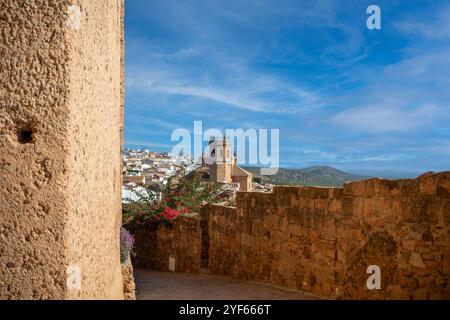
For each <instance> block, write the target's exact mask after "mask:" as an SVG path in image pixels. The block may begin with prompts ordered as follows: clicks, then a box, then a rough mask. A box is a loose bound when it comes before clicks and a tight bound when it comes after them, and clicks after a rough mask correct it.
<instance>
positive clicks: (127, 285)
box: [122, 263, 136, 300]
mask: <svg viewBox="0 0 450 320" xmlns="http://www.w3.org/2000/svg"><path fill="white" fill-rule="evenodd" d="M122 278H123V295H124V298H125V300H136V283H135V282H134V275H133V265H132V264H131V263H125V264H122Z"/></svg>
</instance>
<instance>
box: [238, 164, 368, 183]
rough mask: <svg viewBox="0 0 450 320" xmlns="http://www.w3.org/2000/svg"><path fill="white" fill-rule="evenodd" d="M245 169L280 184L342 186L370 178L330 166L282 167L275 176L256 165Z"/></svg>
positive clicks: (254, 175)
mask: <svg viewBox="0 0 450 320" xmlns="http://www.w3.org/2000/svg"><path fill="white" fill-rule="evenodd" d="M245 170H247V171H249V172H251V173H252V174H253V177H254V179H256V180H257V181H262V182H264V183H271V184H278V185H304V186H323V187H341V186H342V185H343V184H344V182H348V181H356V180H364V179H368V178H370V177H369V176H361V175H357V174H353V173H348V172H344V171H341V170H338V169H335V168H333V167H328V166H316V167H308V168H304V169H284V168H280V169H279V170H278V173H277V174H276V175H273V176H261V175H260V168H256V167H245Z"/></svg>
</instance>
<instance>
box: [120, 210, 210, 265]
mask: <svg viewBox="0 0 450 320" xmlns="http://www.w3.org/2000/svg"><path fill="white" fill-rule="evenodd" d="M126 228H127V229H128V230H130V231H131V232H132V233H133V235H134V238H135V245H134V255H133V257H132V261H133V266H134V267H138V268H139V267H140V268H145V269H149V270H158V271H169V257H172V258H174V259H175V272H187V273H199V272H200V265H201V247H202V242H201V237H202V235H201V233H202V231H201V227H200V217H198V216H193V217H184V218H182V219H179V220H177V221H175V222H174V223H173V224H172V225H170V226H167V225H165V224H153V225H150V226H146V227H139V228H135V227H134V228H133V227H130V226H126Z"/></svg>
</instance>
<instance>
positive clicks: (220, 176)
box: [209, 139, 234, 183]
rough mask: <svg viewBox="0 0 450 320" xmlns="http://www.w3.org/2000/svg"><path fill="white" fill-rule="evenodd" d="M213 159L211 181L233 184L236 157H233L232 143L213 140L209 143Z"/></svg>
mask: <svg viewBox="0 0 450 320" xmlns="http://www.w3.org/2000/svg"><path fill="white" fill-rule="evenodd" d="M209 148H210V158H211V162H210V165H211V180H212V181H215V182H221V183H231V182H232V179H231V173H232V166H233V163H234V159H233V158H234V157H233V156H232V155H231V141H229V140H227V139H223V140H215V139H213V140H211V141H210V142H209Z"/></svg>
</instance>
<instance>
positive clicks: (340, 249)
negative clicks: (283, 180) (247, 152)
mask: <svg viewBox="0 0 450 320" xmlns="http://www.w3.org/2000/svg"><path fill="white" fill-rule="evenodd" d="M449 190H450V172H443V173H439V174H427V175H423V176H421V177H419V178H418V179H405V180H397V181H391V180H383V179H370V180H366V181H360V182H353V183H348V184H346V185H345V186H344V188H314V187H276V188H275V190H274V192H273V193H272V194H263V193H238V195H237V202H236V203H237V208H231V207H222V206H212V207H211V209H210V212H209V214H210V217H209V221H210V222H209V268H210V271H211V272H213V273H215V274H219V275H226V276H232V277H235V278H239V279H243V280H252V281H262V282H268V283H271V284H273V285H278V286H283V287H287V288H292V289H298V290H303V291H308V292H313V293H315V294H319V295H323V296H328V297H333V298H344V299H346V298H353V299H384V298H388V299H450V284H449V274H450V242H449V237H450V192H449ZM370 265H378V266H379V267H380V268H381V285H382V288H381V290H368V289H367V288H366V281H367V278H368V277H369V275H368V274H367V273H366V272H367V267H368V266H370Z"/></svg>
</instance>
